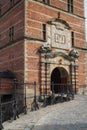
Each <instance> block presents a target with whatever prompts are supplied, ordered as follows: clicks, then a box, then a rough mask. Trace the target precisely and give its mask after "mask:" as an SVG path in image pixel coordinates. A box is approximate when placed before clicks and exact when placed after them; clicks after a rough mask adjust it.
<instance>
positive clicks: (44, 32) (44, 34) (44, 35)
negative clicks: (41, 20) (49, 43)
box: [42, 24, 46, 40]
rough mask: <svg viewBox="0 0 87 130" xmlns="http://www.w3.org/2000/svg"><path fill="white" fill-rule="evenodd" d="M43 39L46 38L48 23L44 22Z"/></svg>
mask: <svg viewBox="0 0 87 130" xmlns="http://www.w3.org/2000/svg"><path fill="white" fill-rule="evenodd" d="M42 27H43V40H46V24H43V26H42Z"/></svg>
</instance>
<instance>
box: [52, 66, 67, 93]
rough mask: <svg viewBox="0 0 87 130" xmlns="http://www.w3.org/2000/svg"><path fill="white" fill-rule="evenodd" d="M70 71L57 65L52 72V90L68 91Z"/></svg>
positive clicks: (55, 91) (57, 91) (58, 91)
mask: <svg viewBox="0 0 87 130" xmlns="http://www.w3.org/2000/svg"><path fill="white" fill-rule="evenodd" d="M68 79H69V76H68V72H67V71H66V69H65V68H63V67H56V68H55V69H54V70H53V71H52V73H51V83H53V86H52V85H51V91H54V93H60V92H61V91H62V92H63V93H66V92H67V82H68Z"/></svg>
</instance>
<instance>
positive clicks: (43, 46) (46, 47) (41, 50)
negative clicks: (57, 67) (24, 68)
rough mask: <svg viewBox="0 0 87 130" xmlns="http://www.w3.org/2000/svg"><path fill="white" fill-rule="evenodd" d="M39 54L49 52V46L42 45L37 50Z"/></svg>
mask: <svg viewBox="0 0 87 130" xmlns="http://www.w3.org/2000/svg"><path fill="white" fill-rule="evenodd" d="M39 52H42V53H47V52H51V46H50V45H49V44H46V45H42V46H41V47H40V48H39Z"/></svg>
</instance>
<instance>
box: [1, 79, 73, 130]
mask: <svg viewBox="0 0 87 130" xmlns="http://www.w3.org/2000/svg"><path fill="white" fill-rule="evenodd" d="M9 84H10V83H9ZM11 84H12V83H11ZM44 85H45V84H44ZM38 86H40V84H37V83H36V82H35V81H34V82H32V83H23V82H17V81H15V82H14V83H13V90H12V97H11V98H10V99H9V100H8V101H4V100H2V96H3V95H0V130H2V128H3V125H2V123H3V121H5V120H16V118H19V114H20V113H24V114H27V101H29V100H30V99H31V98H32V103H31V110H32V111H36V110H38V109H39V106H38V102H43V107H46V106H47V105H48V104H50V105H52V104H55V103H57V102H63V101H64V100H65V98H66V101H68V100H70V99H73V98H74V93H73V89H72V88H73V86H72V85H71V84H54V83H52V84H49V86H50V89H51V93H50V94H48V93H42V94H40V95H38V96H37V93H36V92H37V91H36V89H37V88H38ZM65 86H66V87H65ZM26 87H28V88H32V91H33V94H32V96H31V95H27V94H26ZM46 88H47V87H46ZM65 88H66V89H65ZM18 89H19V91H18ZM64 96H65V97H64Z"/></svg>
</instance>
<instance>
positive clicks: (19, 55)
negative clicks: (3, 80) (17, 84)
mask: <svg viewBox="0 0 87 130" xmlns="http://www.w3.org/2000/svg"><path fill="white" fill-rule="evenodd" d="M0 5H1V6H0V7H1V12H0V71H4V70H7V69H8V70H11V71H12V72H14V73H15V75H16V76H17V79H18V81H22V82H34V81H36V82H37V83H40V54H39V52H38V49H39V47H40V46H41V45H43V44H44V41H43V35H42V24H45V23H47V21H50V20H52V19H55V18H58V12H60V17H61V19H62V20H64V21H66V22H67V23H68V24H69V26H70V27H71V31H73V32H74V33H75V37H74V38H75V39H74V40H75V41H74V46H75V48H77V49H78V52H79V58H78V63H79V67H78V77H77V79H78V84H85V77H86V73H85V67H86V65H85V55H86V53H85V50H83V49H82V48H85V18H84V2H83V0H76V1H75V0H74V2H73V7H74V9H73V10H74V13H69V12H68V11H67V0H62V1H60V0H50V4H45V3H43V2H41V0H32V1H31V0H26V1H24V0H14V4H13V6H12V5H11V3H10V0H0ZM12 26H14V36H13V41H9V28H10V27H12ZM47 38H48V34H47ZM38 88H39V87H38Z"/></svg>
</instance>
